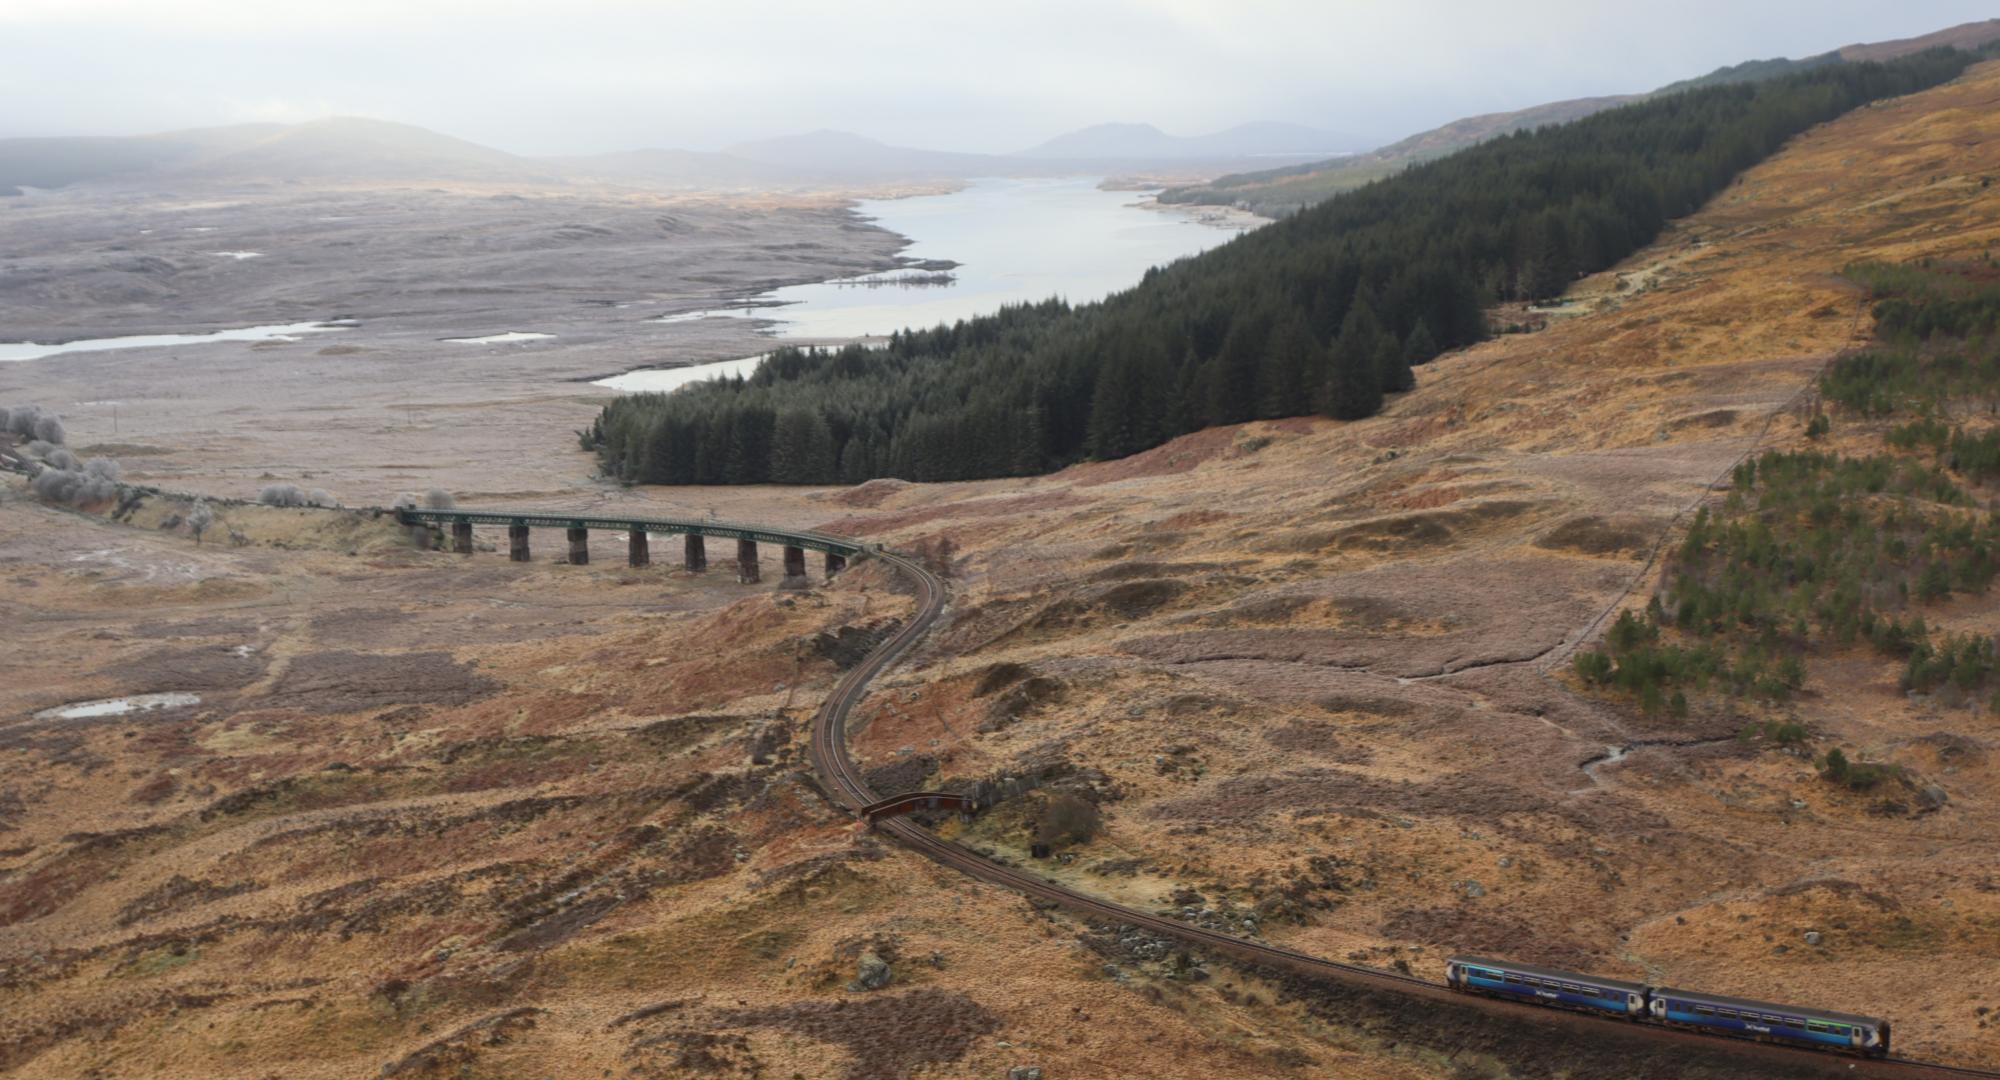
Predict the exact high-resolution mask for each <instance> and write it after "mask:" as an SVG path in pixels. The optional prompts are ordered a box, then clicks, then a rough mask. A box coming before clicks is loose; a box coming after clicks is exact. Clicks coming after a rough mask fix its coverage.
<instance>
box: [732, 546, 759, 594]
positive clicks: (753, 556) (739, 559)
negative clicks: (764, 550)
mask: <svg viewBox="0 0 2000 1080" xmlns="http://www.w3.org/2000/svg"><path fill="white" fill-rule="evenodd" d="M736 580H737V581H740V582H742V583H743V584H745V585H748V584H751V583H752V582H757V581H762V580H764V575H763V573H762V572H761V571H760V570H759V569H758V566H757V541H755V540H738V541H736Z"/></svg>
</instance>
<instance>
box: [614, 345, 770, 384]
mask: <svg viewBox="0 0 2000 1080" xmlns="http://www.w3.org/2000/svg"><path fill="white" fill-rule="evenodd" d="M769 355H770V354H769V353H758V354H757V355H755V356H745V357H743V358H742V359H739V360H718V361H716V362H715V363H713V364H689V365H688V366H686V367H676V368H646V369H645V370H643V371H628V372H626V373H625V374H623V375H613V376H611V377H610V378H608V379H599V380H597V381H596V382H595V383H592V384H591V385H593V386H608V387H610V388H611V389H613V390H626V391H630V392H633V393H650V394H664V393H666V392H667V391H669V390H678V389H680V388H681V387H683V386H686V385H687V384H689V383H691V382H701V381H702V380H704V379H723V378H735V377H736V376H738V375H749V374H750V373H751V372H753V371H755V370H757V365H758V364H761V363H763V362H764V358H765V357H766V356H769Z"/></svg>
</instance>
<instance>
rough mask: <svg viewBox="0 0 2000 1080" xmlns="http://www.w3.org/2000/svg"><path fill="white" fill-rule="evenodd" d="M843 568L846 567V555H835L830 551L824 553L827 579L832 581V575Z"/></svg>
mask: <svg viewBox="0 0 2000 1080" xmlns="http://www.w3.org/2000/svg"><path fill="white" fill-rule="evenodd" d="M845 569H847V556H845V555H835V554H834V553H833V552H831V551H829V552H827V553H826V579H827V580H828V581H832V580H833V575H835V574H838V573H840V572H841V571H842V570H845Z"/></svg>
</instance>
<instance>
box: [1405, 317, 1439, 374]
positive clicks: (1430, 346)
mask: <svg viewBox="0 0 2000 1080" xmlns="http://www.w3.org/2000/svg"><path fill="white" fill-rule="evenodd" d="M1438 352H1439V349H1438V345H1437V339H1436V338H1434V337H1432V336H1431V327H1430V323H1429V322H1427V321H1425V320H1423V319H1418V320H1417V325H1416V328H1415V329H1413V330H1411V331H1410V336H1409V337H1408V338H1406V339H1404V341H1403V362H1404V363H1405V364H1407V365H1409V366H1410V367H1416V366H1417V365H1418V364H1428V363H1430V362H1431V361H1432V360H1435V359H1436V358H1437V355H1438Z"/></svg>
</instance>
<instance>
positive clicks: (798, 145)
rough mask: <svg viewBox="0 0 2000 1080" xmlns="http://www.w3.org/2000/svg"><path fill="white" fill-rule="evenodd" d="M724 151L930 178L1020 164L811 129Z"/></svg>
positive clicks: (834, 171)
mask: <svg viewBox="0 0 2000 1080" xmlns="http://www.w3.org/2000/svg"><path fill="white" fill-rule="evenodd" d="M723 153H724V154H726V155H728V156H730V157H733V158H739V159H742V160H745V161H753V162H757V163H760V164H763V165H775V166H781V167H783V168H786V169H790V170H793V171H794V172H797V173H805V174H810V175H815V176H857V177H858V176H868V177H885V176H895V177H908V178H912V179H921V178H930V177H965V176H997V175H1006V174H1008V173H1014V172H1018V171H1019V169H1020V163H1019V162H1016V161H1012V160H1009V159H1008V158H1004V157H1000V156H998V155H992V154H958V153H952V152H950V151H945V150H918V149H915V148H912V147H906V146H891V145H890V144H888V143H885V142H880V141H877V140H875V139H870V138H867V137H865V136H862V135H855V134H853V133H851V132H846V131H825V130H821V131H811V132H807V133H805V134H803V135H783V136H779V137H778V138H775V139H758V140H755V141H752V142H745V143H738V144H736V145H735V146H731V147H729V148H728V149H726V150H724V151H723Z"/></svg>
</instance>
